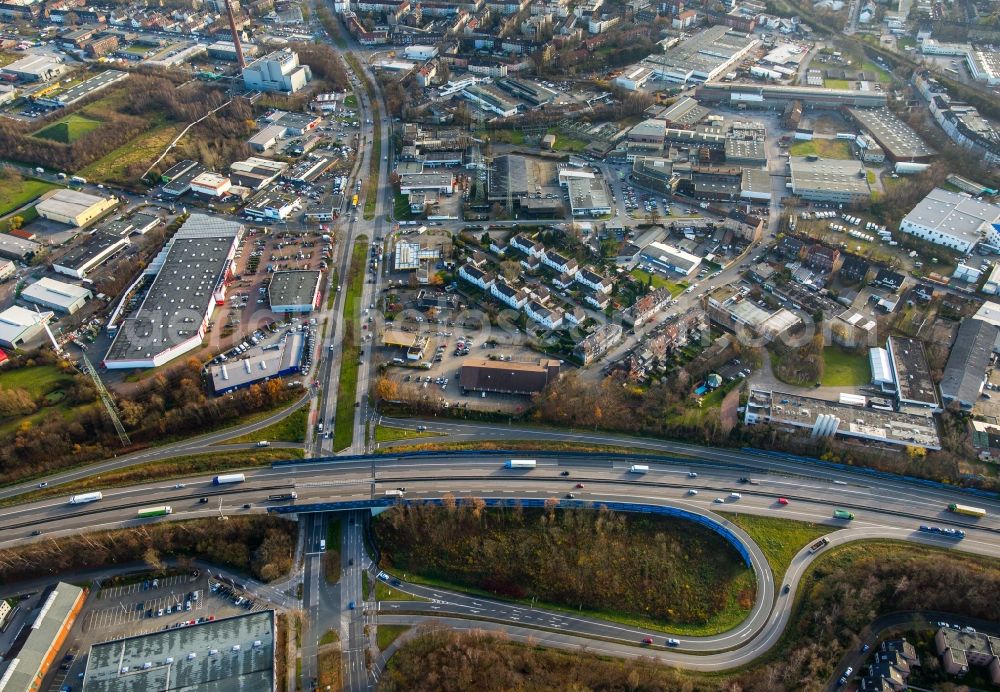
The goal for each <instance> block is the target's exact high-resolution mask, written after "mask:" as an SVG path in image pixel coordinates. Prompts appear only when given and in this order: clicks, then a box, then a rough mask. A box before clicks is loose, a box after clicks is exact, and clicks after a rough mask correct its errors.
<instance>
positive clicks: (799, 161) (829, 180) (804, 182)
mask: <svg viewBox="0 0 1000 692" xmlns="http://www.w3.org/2000/svg"><path fill="white" fill-rule="evenodd" d="M788 167H789V170H790V171H791V176H792V189H793V190H794V191H795V193H796V194H799V192H800V190H802V189H805V190H828V191H835V192H849V193H853V194H858V195H867V194H869V193H870V192H871V188H870V187H869V186H868V179H867V178H866V177H865V167H864V166H863V165H862V164H861V162H860V161H841V160H838V159H822V158H816V159H811V158H810V157H805V156H792V157H791V158H789V159H788Z"/></svg>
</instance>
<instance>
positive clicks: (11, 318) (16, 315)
mask: <svg viewBox="0 0 1000 692" xmlns="http://www.w3.org/2000/svg"><path fill="white" fill-rule="evenodd" d="M52 317H53V313H51V312H42V313H38V312H35V311H34V310H28V309H27V308H22V307H20V306H19V305H12V306H11V307H9V308H7V309H6V310H4V311H3V312H0V341H4V342H6V343H10V344H12V343H14V342H15V341H16V340H17V339H18V337H20V336H21V334H23V333H24V332H25V331H26V330H28V329H30V328H31V327H33V326H35V325H36V324H38V323H39V322H42V321H48V320H49V319H51V318H52Z"/></svg>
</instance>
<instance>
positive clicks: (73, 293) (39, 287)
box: [21, 277, 91, 311]
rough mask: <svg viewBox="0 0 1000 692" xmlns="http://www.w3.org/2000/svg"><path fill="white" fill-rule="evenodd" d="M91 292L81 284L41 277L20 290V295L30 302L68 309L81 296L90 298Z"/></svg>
mask: <svg viewBox="0 0 1000 692" xmlns="http://www.w3.org/2000/svg"><path fill="white" fill-rule="evenodd" d="M90 296H91V293H90V291H89V290H87V289H86V288H83V287H82V286H76V285H74V284H68V283H64V282H62V281H56V280H55V279H50V278H48V277H42V278H41V279H39V280H38V281H36V282H35V283H33V284H31V285H30V286H28V287H27V288H26V289H24V290H23V291H21V297H22V298H24V299H25V300H27V301H29V302H32V303H41V304H44V305H51V306H52V307H58V308H62V309H63V310H66V311H68V310H69V309H70V307H72V305H73V303H76V302H77V301H78V300H80V299H81V298H90Z"/></svg>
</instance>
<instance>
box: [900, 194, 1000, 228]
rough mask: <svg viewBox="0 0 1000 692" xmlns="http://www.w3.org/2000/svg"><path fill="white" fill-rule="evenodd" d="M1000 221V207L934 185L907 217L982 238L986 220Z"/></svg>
mask: <svg viewBox="0 0 1000 692" xmlns="http://www.w3.org/2000/svg"><path fill="white" fill-rule="evenodd" d="M998 221H1000V207H997V206H995V205H993V204H988V203H986V202H980V201H978V200H975V199H972V198H971V197H969V196H968V195H963V194H958V193H956V192H949V191H948V190H942V189H941V188H939V187H936V188H934V189H933V190H931V191H930V193H928V195H927V196H926V197H924V198H923V200H921V201H920V203H919V204H918V205H917V206H915V207H914V208H913V211H911V212H910V213H909V214H907V215H906V216H905V217H904V218H903V223H911V224H914V225H917V226H923V227H924V228H930V229H934V230H936V231H938V232H941V233H947V234H948V235H952V236H959V237H962V236H964V237H966V238H968V239H969V240H972V241H973V242H975V241H978V240H979V229H980V228H982V226H983V224H984V223H996V222H998Z"/></svg>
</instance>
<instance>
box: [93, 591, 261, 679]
mask: <svg viewBox="0 0 1000 692" xmlns="http://www.w3.org/2000/svg"><path fill="white" fill-rule="evenodd" d="M273 685H274V611H273V610H263V611H260V612H257V613H250V614H248V615H239V616H237V617H232V618H226V619H224V620H215V621H214V622H205V623H202V624H200V625H192V626H190V627H178V628H175V629H169V630H164V631H162V632H157V633H155V634H147V635H142V636H138V637H129V638H128V639H122V640H118V641H112V642H107V643H104V644H97V645H94V646H92V647H91V649H90V656H89V658H88V660H87V670H86V674H85V676H84V679H83V690H84V692H148V691H149V690H159V691H160V692H166V691H168V690H184V692H258V691H259V692H264V691H267V690H271V689H273Z"/></svg>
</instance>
